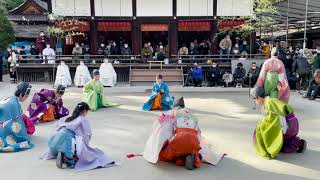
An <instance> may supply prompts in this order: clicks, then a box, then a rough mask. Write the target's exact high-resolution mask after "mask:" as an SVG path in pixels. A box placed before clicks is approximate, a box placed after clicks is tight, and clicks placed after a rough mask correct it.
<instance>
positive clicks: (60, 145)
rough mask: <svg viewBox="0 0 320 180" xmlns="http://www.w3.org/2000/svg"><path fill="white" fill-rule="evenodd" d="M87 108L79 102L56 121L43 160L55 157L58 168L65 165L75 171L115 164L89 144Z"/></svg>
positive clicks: (90, 133) (90, 134) (89, 133)
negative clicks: (65, 117) (63, 117)
mask: <svg viewBox="0 0 320 180" xmlns="http://www.w3.org/2000/svg"><path fill="white" fill-rule="evenodd" d="M89 110H90V108H89V106H88V104H86V103H84V102H82V103H79V104H78V105H77V106H76V108H75V110H74V111H73V113H72V116H71V117H68V118H67V119H66V120H64V119H63V120H60V121H59V122H58V124H57V127H56V128H55V131H54V135H53V136H52V137H51V139H50V141H49V150H48V152H46V153H45V154H44V155H43V156H42V159H43V160H49V159H53V158H57V159H56V165H57V167H58V168H64V167H65V166H67V167H69V168H74V169H75V170H76V171H86V170H91V169H95V168H102V167H110V166H113V165H115V162H114V161H113V160H112V159H111V158H110V157H108V156H107V155H105V154H104V153H103V152H102V151H101V150H99V149H97V148H92V147H90V146H89V143H90V139H91V137H92V132H91V128H90V124H89V121H88V120H87V119H86V115H87V113H88V111H89Z"/></svg>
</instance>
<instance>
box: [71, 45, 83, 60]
mask: <svg viewBox="0 0 320 180" xmlns="http://www.w3.org/2000/svg"><path fill="white" fill-rule="evenodd" d="M82 50H83V49H82V47H80V45H79V43H75V46H74V48H73V50H72V55H75V58H76V59H77V58H79V56H80V55H83V51H82Z"/></svg>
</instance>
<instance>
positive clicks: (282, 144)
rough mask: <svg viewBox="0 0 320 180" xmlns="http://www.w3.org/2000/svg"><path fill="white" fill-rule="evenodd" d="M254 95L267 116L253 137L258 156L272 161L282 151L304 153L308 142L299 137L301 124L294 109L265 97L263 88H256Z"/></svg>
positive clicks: (253, 91)
mask: <svg viewBox="0 0 320 180" xmlns="http://www.w3.org/2000/svg"><path fill="white" fill-rule="evenodd" d="M252 94H253V97H255V99H256V103H257V104H258V105H261V106H262V111H263V112H264V114H265V117H264V118H263V119H262V120H261V121H259V123H258V125H257V127H256V130H255V133H254V136H253V143H254V145H255V149H256V152H257V154H258V155H260V156H262V157H264V158H267V159H270V158H275V157H276V156H277V154H278V153H279V152H280V151H281V152H283V153H294V152H297V153H302V152H303V151H304V150H305V149H306V147H307V142H306V141H305V140H303V139H300V138H299V137H298V136H297V135H298V133H299V122H298V119H297V118H296V116H295V115H294V110H293V108H292V107H291V106H290V105H288V104H287V103H284V102H283V101H280V100H278V99H277V98H272V97H268V96H265V91H264V89H263V88H261V87H256V88H254V89H253V90H252Z"/></svg>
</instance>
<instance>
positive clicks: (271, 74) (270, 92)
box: [256, 57, 290, 103]
mask: <svg viewBox="0 0 320 180" xmlns="http://www.w3.org/2000/svg"><path fill="white" fill-rule="evenodd" d="M256 86H258V87H263V88H264V90H265V93H266V96H270V97H272V98H278V99H280V100H281V101H283V102H285V103H288V102H289V97H290V87H289V83H288V79H287V76H286V70H285V67H284V65H283V63H282V61H280V60H279V59H278V58H277V57H271V58H270V59H268V60H266V61H265V62H264V64H263V66H262V69H261V71H260V75H259V78H258V80H257V83H256Z"/></svg>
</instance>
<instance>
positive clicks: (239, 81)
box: [233, 63, 246, 87]
mask: <svg viewBox="0 0 320 180" xmlns="http://www.w3.org/2000/svg"><path fill="white" fill-rule="evenodd" d="M245 77H246V70H245V69H244V68H243V64H242V63H238V64H237V68H236V69H235V70H234V73H233V79H234V86H235V87H238V86H241V87H243V86H244V81H245Z"/></svg>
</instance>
